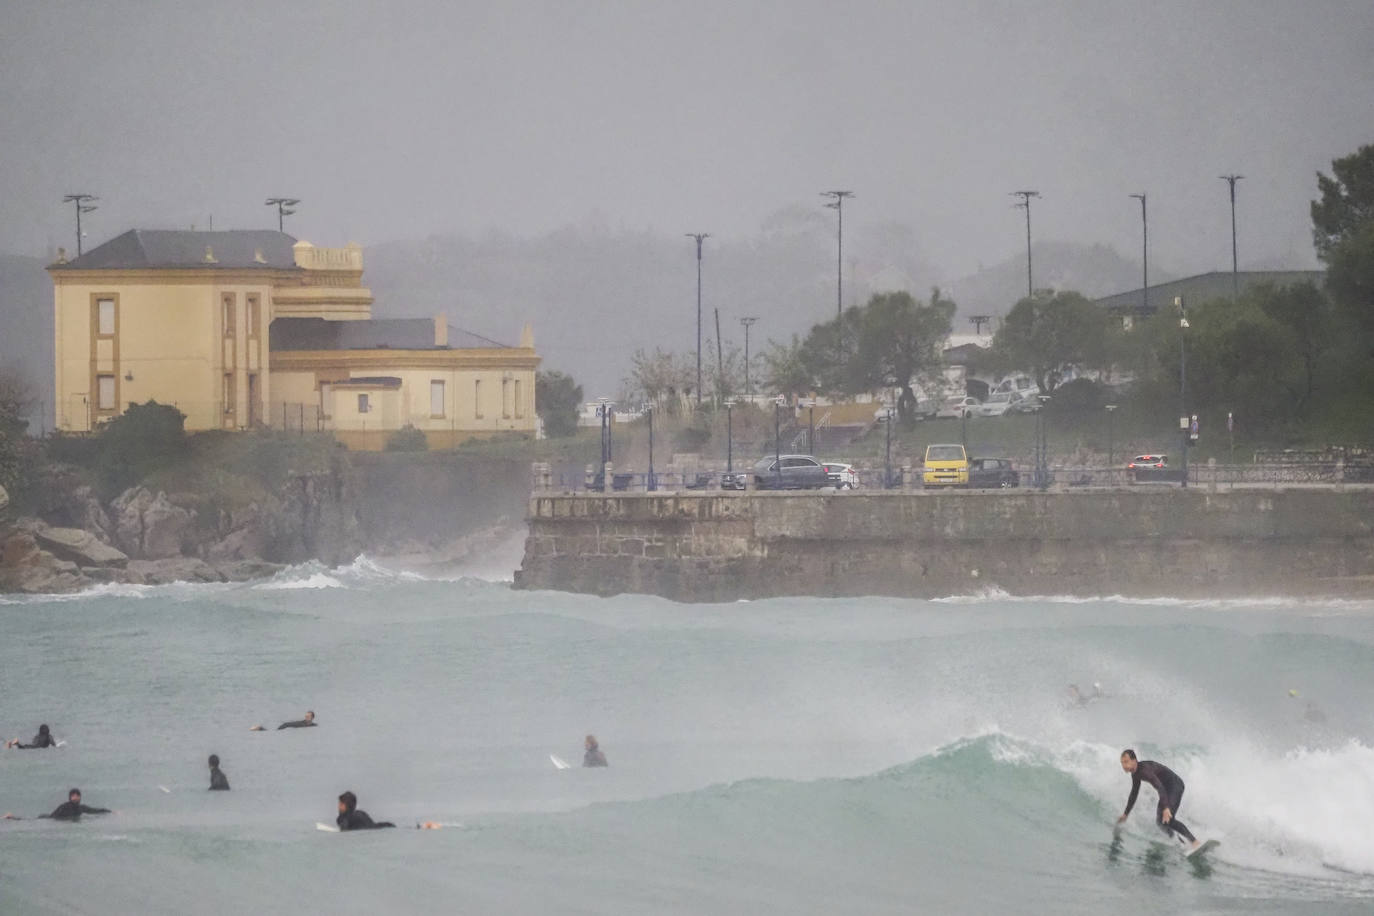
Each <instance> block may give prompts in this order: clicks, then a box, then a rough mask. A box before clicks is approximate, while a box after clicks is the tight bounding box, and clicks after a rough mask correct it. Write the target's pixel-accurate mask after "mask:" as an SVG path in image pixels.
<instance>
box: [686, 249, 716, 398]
mask: <svg viewBox="0 0 1374 916" xmlns="http://www.w3.org/2000/svg"><path fill="white" fill-rule="evenodd" d="M683 235H685V236H687V238H689V239H696V241H697V406H698V407H700V406H701V243H702V242H704V241H705V240H706V239H709V238H710V237H711V233H709V232H684V233H683Z"/></svg>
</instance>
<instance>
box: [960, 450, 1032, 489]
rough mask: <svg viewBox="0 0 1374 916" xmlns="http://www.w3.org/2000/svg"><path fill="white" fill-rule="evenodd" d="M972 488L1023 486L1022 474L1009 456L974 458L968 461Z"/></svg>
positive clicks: (969, 482)
mask: <svg viewBox="0 0 1374 916" xmlns="http://www.w3.org/2000/svg"><path fill="white" fill-rule="evenodd" d="M968 485H969V487H970V489H994V488H996V489H1002V490H1010V489H1012V488H1013V487H1019V486H1021V474H1020V472H1019V471H1017V470H1016V466H1015V465H1013V464H1012V463H1011V461H1010V459H1007V458H974V459H972V460H971V461H969V463H968Z"/></svg>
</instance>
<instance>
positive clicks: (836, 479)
mask: <svg viewBox="0 0 1374 916" xmlns="http://www.w3.org/2000/svg"><path fill="white" fill-rule="evenodd" d="M825 474H826V476H827V477H829V478H830V485H831V486H832V487H835V488H837V489H840V490H853V489H855V488H856V487H858V485H859V475H858V472H857V471H855V470H854V465H852V464H836V463H835V462H833V461H827V462H826V463H825Z"/></svg>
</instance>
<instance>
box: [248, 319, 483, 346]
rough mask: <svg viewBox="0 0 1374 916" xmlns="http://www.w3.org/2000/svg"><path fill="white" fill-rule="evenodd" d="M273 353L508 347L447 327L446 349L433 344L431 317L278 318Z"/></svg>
mask: <svg viewBox="0 0 1374 916" xmlns="http://www.w3.org/2000/svg"><path fill="white" fill-rule="evenodd" d="M268 342H269V346H270V348H271V350H272V352H274V353H277V352H281V351H286V350H445V349H447V350H480V349H487V348H509V346H510V345H509V344H503V343H500V342H499V341H495V340H492V339H491V338H489V337H483V336H482V335H480V334H474V333H472V332H471V331H465V330H463V329H462V328H456V327H454V326H453V325H449V326H448V346H447V347H438V346H436V345H435V343H434V320H433V319H430V318H374V319H370V320H367V321H326V320H325V319H323V318H278V319H276V320H275V321H273V322H272V327H271V328H270V329H269V331H268Z"/></svg>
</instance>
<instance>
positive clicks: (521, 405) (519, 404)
mask: <svg viewBox="0 0 1374 916" xmlns="http://www.w3.org/2000/svg"><path fill="white" fill-rule="evenodd" d="M515 416H516V417H517V418H520V417H524V416H525V402H524V401H522V400H520V380H519V379H516V380H515Z"/></svg>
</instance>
